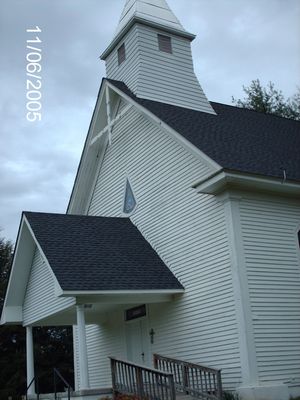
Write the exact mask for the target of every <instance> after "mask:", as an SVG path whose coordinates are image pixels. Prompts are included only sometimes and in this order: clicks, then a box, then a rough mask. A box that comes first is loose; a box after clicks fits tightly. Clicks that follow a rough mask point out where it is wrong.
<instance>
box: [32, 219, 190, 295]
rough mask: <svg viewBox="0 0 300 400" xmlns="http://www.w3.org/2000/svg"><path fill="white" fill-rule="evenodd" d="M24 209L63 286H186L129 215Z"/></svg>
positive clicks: (177, 287) (82, 287) (152, 288)
mask: <svg viewBox="0 0 300 400" xmlns="http://www.w3.org/2000/svg"><path fill="white" fill-rule="evenodd" d="M24 214H25V216H26V218H27V220H28V221H29V223H30V226H31V228H32V230H33V232H34V235H35V237H36V239H37V241H38V242H39V244H40V246H41V247H42V250H43V252H44V254H45V256H46V257H47V259H48V261H49V263H50V266H51V268H52V270H53V272H54V274H55V276H56V278H57V280H58V282H59V284H60V285H61V287H62V289H63V290H147V289H149V290H155V289H157V290H160V289H183V286H182V285H181V284H180V283H179V281H178V280H177V279H176V278H175V276H174V275H173V274H172V272H171V271H170V270H169V269H168V267H167V266H166V265H165V264H164V263H163V261H162V260H161V259H160V258H159V256H158V255H157V253H156V252H155V251H154V250H153V248H152V247H151V246H150V244H149V243H148V242H147V241H146V240H145V239H144V237H143V236H142V234H141V233H140V232H139V230H138V229H137V228H136V227H135V226H134V225H133V224H132V222H131V221H130V219H129V218H108V217H94V216H78V215H66V214H49V213H35V212H24Z"/></svg>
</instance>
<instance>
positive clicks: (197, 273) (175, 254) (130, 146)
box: [88, 110, 241, 387]
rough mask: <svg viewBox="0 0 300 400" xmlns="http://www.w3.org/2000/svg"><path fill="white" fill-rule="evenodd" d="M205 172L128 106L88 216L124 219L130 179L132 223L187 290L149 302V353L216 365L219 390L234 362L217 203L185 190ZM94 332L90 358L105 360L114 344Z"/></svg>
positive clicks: (234, 377)
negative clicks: (134, 206)
mask: <svg viewBox="0 0 300 400" xmlns="http://www.w3.org/2000/svg"><path fill="white" fill-rule="evenodd" d="M210 172H211V171H210V170H209V169H208V167H206V166H205V165H204V164H202V163H201V162H200V161H199V160H198V159H196V158H195V157H194V156H193V155H192V154H189V152H188V151H187V150H185V149H184V148H183V147H182V146H181V145H179V144H178V143H177V142H176V141H175V140H174V139H173V138H171V137H169V136H168V134H166V133H165V132H164V131H163V130H161V129H159V128H157V127H156V126H154V125H153V124H152V123H150V122H149V121H147V120H146V119H144V118H143V117H141V116H139V114H138V113H137V112H136V111H134V110H131V111H130V112H129V113H128V115H127V114H126V117H123V118H122V119H121V122H118V123H117V124H116V125H115V128H114V131H113V141H112V146H110V147H109V148H108V149H107V152H106V155H105V158H104V162H103V165H102V168H101V171H100V175H99V177H98V180H97V184H96V188H95V191H94V195H93V198H92V201H91V205H90V209H89V214H91V215H102V216H119V217H120V216H123V214H122V209H123V197H124V190H125V181H126V177H127V176H128V177H129V178H130V182H131V185H132V188H133V191H134V193H135V196H136V200H137V203H138V206H137V209H136V212H135V213H134V215H132V217H131V220H132V222H133V223H134V224H136V225H137V227H138V228H139V230H140V231H141V232H142V234H143V235H144V236H145V238H146V239H147V240H148V241H149V243H150V244H151V245H152V246H153V248H154V249H155V250H156V251H157V253H158V254H159V256H160V257H161V258H162V259H163V260H164V262H165V263H166V264H167V265H168V266H169V268H170V269H171V270H172V271H173V273H174V274H175V275H176V276H177V278H178V279H179V280H180V281H181V282H182V284H183V285H184V287H185V289H186V294H185V295H184V296H183V297H182V298H181V299H178V300H176V301H174V302H173V303H171V304H163V305H161V304H160V305H151V306H150V308H149V312H150V321H149V323H150V324H151V327H153V329H154V330H155V332H156V335H155V343H154V345H153V348H152V350H153V351H157V352H159V353H161V354H163V355H169V356H173V357H179V358H183V359H186V360H190V361H195V362H200V363H203V364H207V365H210V366H213V367H218V368H223V378H224V383H225V387H235V386H237V385H238V384H239V383H240V382H241V367H240V361H239V341H238V333H237V332H238V330H237V321H236V315H235V303H234V297H233V290H232V279H231V269H230V253H229V248H228V242H227V232H226V227H225V216H224V206H223V204H222V203H221V202H218V201H217V200H216V199H215V198H214V197H213V196H209V195H199V194H197V193H196V191H195V190H193V189H192V188H191V186H192V183H194V182H195V181H196V180H198V179H199V178H201V177H204V176H206V175H208V174H209V173H210ZM100 332H101V331H100V330H99V328H91V330H90V331H89V335H88V343H89V346H95V345H96V346H97V344H96V343H99V351H101V354H100V353H99V354H98V357H97V363H99V365H100V364H101V365H105V358H106V356H107V355H108V353H109V352H110V351H112V350H113V349H112V348H111V347H110V346H108V347H107V349H106V345H103V342H101V341H100V340H99V334H100ZM93 335H94V336H93ZM112 335H114V334H113V332H112ZM101 343H102V344H101ZM115 343H117V342H115ZM115 345H116V344H115ZM100 347H101V349H100ZM94 351H95V350H94ZM116 352H118V348H116ZM89 362H90V366H91V362H92V361H91V359H90V360H89ZM103 363H104V364H103ZM100 383H101V384H102V383H103V382H100V381H99V384H100ZM95 384H96V382H95Z"/></svg>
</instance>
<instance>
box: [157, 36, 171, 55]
mask: <svg viewBox="0 0 300 400" xmlns="http://www.w3.org/2000/svg"><path fill="white" fill-rule="evenodd" d="M157 37H158V48H159V50H160V51H163V52H164V53H170V54H172V43H171V38H170V36H165V35H160V34H158V35H157Z"/></svg>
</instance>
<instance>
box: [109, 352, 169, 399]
mask: <svg viewBox="0 0 300 400" xmlns="http://www.w3.org/2000/svg"><path fill="white" fill-rule="evenodd" d="M110 362H111V373H112V388H113V396H114V399H116V398H117V395H118V393H121V394H129V395H134V396H136V397H138V398H139V399H147V400H158V399H160V400H175V398H176V393H175V386H174V380H173V375H172V373H169V372H163V371H158V370H156V369H153V368H147V367H145V366H142V365H138V364H134V363H131V362H128V361H123V360H119V359H116V358H114V357H110Z"/></svg>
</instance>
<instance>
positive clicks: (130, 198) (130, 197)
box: [123, 179, 136, 214]
mask: <svg viewBox="0 0 300 400" xmlns="http://www.w3.org/2000/svg"><path fill="white" fill-rule="evenodd" d="M135 206H136V200H135V198H134V194H133V191H132V188H131V186H130V183H129V180H128V179H127V181H126V189H125V199H124V207H123V212H124V213H125V214H130V213H131V212H132V211H133V210H134V209H135Z"/></svg>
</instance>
